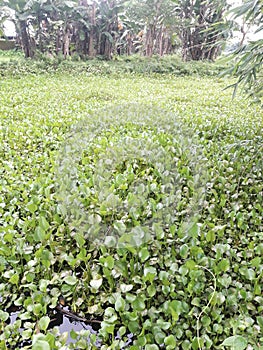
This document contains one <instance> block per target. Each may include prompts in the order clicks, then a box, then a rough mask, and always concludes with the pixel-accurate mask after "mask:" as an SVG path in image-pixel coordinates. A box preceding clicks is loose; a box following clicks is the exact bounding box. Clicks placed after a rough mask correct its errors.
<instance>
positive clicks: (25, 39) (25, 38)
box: [19, 20, 33, 58]
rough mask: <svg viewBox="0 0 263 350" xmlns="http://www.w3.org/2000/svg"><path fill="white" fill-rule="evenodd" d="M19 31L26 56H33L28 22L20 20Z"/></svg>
mask: <svg viewBox="0 0 263 350" xmlns="http://www.w3.org/2000/svg"><path fill="white" fill-rule="evenodd" d="M19 31H20V35H21V45H22V50H23V52H24V54H25V57H26V58H29V57H33V50H31V45H30V38H29V35H28V31H27V22H26V21H24V20H23V21H21V20H19Z"/></svg>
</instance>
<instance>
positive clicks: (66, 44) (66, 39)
mask: <svg viewBox="0 0 263 350" xmlns="http://www.w3.org/2000/svg"><path fill="white" fill-rule="evenodd" d="M69 44H70V29H69V28H68V27H67V28H66V31H65V33H64V38H63V55H64V58H67V56H69Z"/></svg>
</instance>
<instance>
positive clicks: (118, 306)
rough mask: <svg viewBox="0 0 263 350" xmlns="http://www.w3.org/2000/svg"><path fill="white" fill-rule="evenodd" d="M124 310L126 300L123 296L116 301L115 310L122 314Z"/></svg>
mask: <svg viewBox="0 0 263 350" xmlns="http://www.w3.org/2000/svg"><path fill="white" fill-rule="evenodd" d="M124 308H125V300H124V299H123V298H122V297H121V296H119V297H118V298H117V300H116V301H115V310H116V311H118V312H120V311H124Z"/></svg>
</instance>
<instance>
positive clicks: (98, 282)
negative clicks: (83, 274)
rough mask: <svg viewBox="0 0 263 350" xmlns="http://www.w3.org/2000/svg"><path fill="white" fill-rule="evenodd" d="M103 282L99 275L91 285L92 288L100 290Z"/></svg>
mask: <svg viewBox="0 0 263 350" xmlns="http://www.w3.org/2000/svg"><path fill="white" fill-rule="evenodd" d="M102 282H103V278H102V277H101V276H100V275H97V276H96V278H93V279H92V280H91V281H90V283H89V284H90V286H91V287H92V288H94V289H96V290H98V289H99V288H100V286H101V285H102Z"/></svg>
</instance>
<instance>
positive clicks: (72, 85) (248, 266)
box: [0, 63, 263, 350]
mask: <svg viewBox="0 0 263 350" xmlns="http://www.w3.org/2000/svg"><path fill="white" fill-rule="evenodd" d="M104 64H106V63H104ZM228 84H229V81H226V80H220V79H218V78H215V77H213V78H211V77H210V78H209V77H198V76H196V77H187V78H186V77H174V76H172V75H169V76H161V75H159V76H158V77H155V76H148V77H143V76H138V75H129V74H127V75H125V76H121V75H118V74H113V75H105V76H103V75H97V76H95V75H91V74H89V75H88V74H86V73H85V72H82V73H81V72H79V73H78V74H63V73H61V72H57V73H55V74H54V73H53V74H51V75H45V74H42V75H37V74H35V75H30V74H29V75H23V76H21V75H20V76H18V77H9V76H8V75H7V76H5V77H3V78H2V80H1V82H0V98H1V103H0V116H1V144H0V145H1V146H0V160H1V167H0V172H1V192H0V226H1V229H0V234H1V243H0V269H1V271H0V272H1V273H0V303H1V307H0V310H1V311H0V348H1V349H16V348H18V346H19V345H18V344H21V342H22V341H26V342H27V341H29V340H33V349H66V348H68V349H88V348H90V349H96V348H101V349H123V348H129V349H131V350H137V349H146V350H155V349H184V350H185V349H196V350H197V349H199V348H200V349H201V348H203V349H209V348H210V349H219V348H222V346H220V344H222V343H223V342H224V341H225V339H227V338H228V340H227V341H225V346H226V347H228V346H231V344H232V348H233V349H245V348H247V346H248V345H250V348H253V349H257V348H262V344H263V338H262V331H263V316H262V303H263V298H262V271H263V261H262V253H263V235H262V231H263V224H262V215H263V206H262V195H263V183H262V168H263V162H262V152H263V141H262V130H263V120H262V112H261V110H260V109H259V108H258V107H257V106H249V102H248V101H246V100H245V99H243V98H242V96H239V97H237V98H236V99H235V100H234V101H232V100H231V92H230V91H229V90H223V88H224V87H225V86H226V85H228ZM61 296H63V297H64V298H65V301H66V304H67V305H68V306H69V307H70V308H71V310H72V311H74V312H77V313H78V315H80V316H82V317H86V318H88V319H90V318H93V319H96V320H102V323H101V327H100V330H99V331H98V333H97V334H95V333H94V332H92V331H91V330H90V329H87V330H84V329H83V331H81V332H80V333H79V334H76V333H74V332H71V338H72V339H74V341H75V343H71V344H67V345H66V341H67V336H66V335H65V334H59V332H58V329H56V328H54V329H48V325H49V322H50V320H51V319H52V310H53V309H54V308H55V307H56V305H57V304H58V300H59V297H61ZM12 306H16V307H18V308H19V315H18V317H17V319H16V321H15V322H14V323H13V324H12V323H11V324H8V323H9V313H8V312H7V311H8V310H9V309H10V307H12ZM232 336H235V337H234V338H229V337H232ZM233 344H234V345H233ZM28 346H29V348H32V346H31V345H28ZM260 346H261V347H260ZM24 348H26V345H24Z"/></svg>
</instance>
